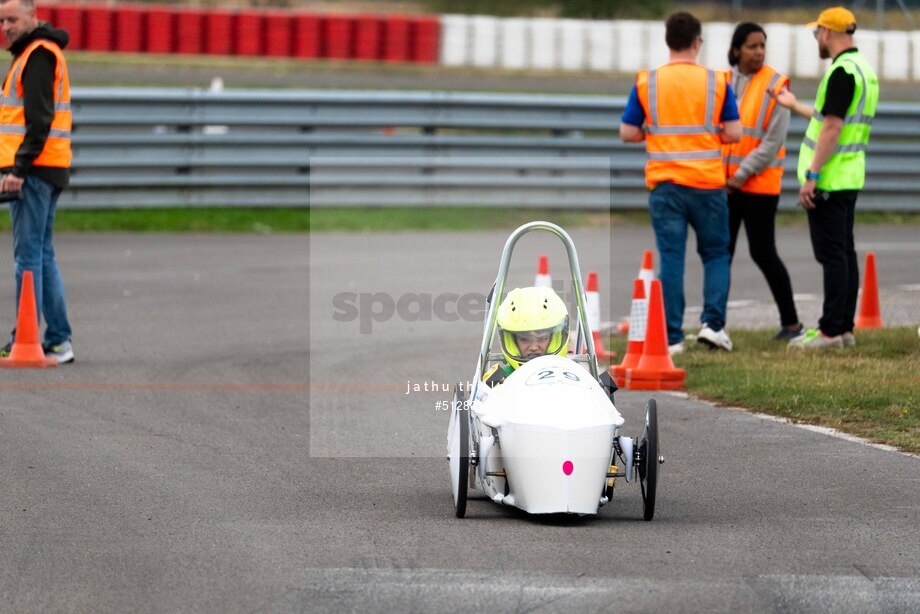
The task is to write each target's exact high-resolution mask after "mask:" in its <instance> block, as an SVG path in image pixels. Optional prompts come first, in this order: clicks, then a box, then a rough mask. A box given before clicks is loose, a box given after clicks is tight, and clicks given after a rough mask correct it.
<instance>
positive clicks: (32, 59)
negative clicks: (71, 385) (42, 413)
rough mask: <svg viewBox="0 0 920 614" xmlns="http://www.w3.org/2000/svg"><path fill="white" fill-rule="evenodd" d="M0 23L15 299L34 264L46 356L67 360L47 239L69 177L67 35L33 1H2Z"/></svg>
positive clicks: (1, 109) (1, 126) (56, 274)
mask: <svg viewBox="0 0 920 614" xmlns="http://www.w3.org/2000/svg"><path fill="white" fill-rule="evenodd" d="M0 28H2V30H3V36H4V37H6V40H7V42H8V43H9V50H10V53H11V54H12V55H13V63H12V65H11V66H10V70H9V72H8V73H7V75H6V79H5V80H4V82H3V92H2V94H3V98H2V101H0V172H2V173H3V179H2V180H0V192H6V193H11V194H15V195H17V196H16V198H15V199H14V200H12V201H11V202H10V217H11V219H12V223H13V224H12V225H13V260H14V263H15V271H16V305H17V309H18V306H19V294H20V292H21V290H22V275H23V272H24V271H32V277H33V281H34V284H35V307H36V310H37V311H38V313H39V314H41V315H43V316H44V318H45V322H46V324H47V328H46V330H45V336H44V341H43V343H42V347H43V348H44V350H45V355H46V356H49V357H53V358H55V359H56V360H57V361H58V362H59V363H66V362H72V361H73V358H74V356H73V347H72V346H71V329H70V322H69V321H68V319H67V304H66V301H65V298H64V283H63V281H62V280H61V273H60V271H59V270H58V266H57V262H56V261H55V258H54V246H53V245H52V232H53V226H54V213H55V209H56V207H57V201H58V197H59V196H60V195H61V192H62V191H63V190H64V188H66V187H67V185H68V183H69V179H70V159H71V148H70V129H71V115H70V78H69V75H68V72H67V62H66V61H65V60H64V54H63V52H62V49H64V47H66V46H67V42H68V41H69V38H70V37H69V36H68V35H67V32H65V31H63V30H54V29H52V28H51V27H50V26H49V24H47V23H39V21H38V19H37V18H36V16H35V4H34V2H33V0H0ZM15 334H16V331H15V330H14V331H13V336H15ZM11 346H12V343H10V344H7V345H6V346H5V347H3V348H2V349H0V356H8V355H9V353H10V348H11Z"/></svg>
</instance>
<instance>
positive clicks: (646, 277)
mask: <svg viewBox="0 0 920 614" xmlns="http://www.w3.org/2000/svg"><path fill="white" fill-rule="evenodd" d="M653 263H654V257H653V256H652V250H650V249H647V250H645V252H644V253H643V254H642V266H641V267H639V279H641V280H642V282H643V283H644V284H645V296H646V297H650V296H651V295H652V280H653V279H655V269H654V268H653Z"/></svg>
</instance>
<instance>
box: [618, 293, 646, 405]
mask: <svg viewBox="0 0 920 614" xmlns="http://www.w3.org/2000/svg"><path fill="white" fill-rule="evenodd" d="M647 317H648V301H647V300H645V284H644V283H643V282H642V280H641V279H639V278H636V279H635V280H634V281H633V297H632V305H631V306H630V308H629V320H630V322H631V323H632V324H631V326H630V327H629V341H628V342H627V343H626V356H624V357H623V362H621V363H620V364H618V365H615V366H613V367H610V375H611V376H612V377H613V381H615V382H616V384H617V386H619V387H620V388H624V387H625V386H626V371H627V370H628V369H632V368H633V367H635V366H636V365H637V364H639V359H640V358H642V346H643V345H645V320H646V318H647Z"/></svg>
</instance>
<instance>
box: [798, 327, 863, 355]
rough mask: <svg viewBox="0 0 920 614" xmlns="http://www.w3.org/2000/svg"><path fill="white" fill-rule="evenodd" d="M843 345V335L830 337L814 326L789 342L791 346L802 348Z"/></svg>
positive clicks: (812, 348) (814, 348)
mask: <svg viewBox="0 0 920 614" xmlns="http://www.w3.org/2000/svg"><path fill="white" fill-rule="evenodd" d="M854 341H855V337H854ZM843 346H844V344H843V335H837V336H836V337H828V336H827V335H825V334H824V333H822V332H821V331H820V330H816V329H814V328H809V329H808V330H806V331H805V332H804V333H802V334H801V335H799V336H798V337H796V338H795V339H793V340H792V341H790V342H789V347H790V348H794V349H800V350H825V349H828V348H842V347H843Z"/></svg>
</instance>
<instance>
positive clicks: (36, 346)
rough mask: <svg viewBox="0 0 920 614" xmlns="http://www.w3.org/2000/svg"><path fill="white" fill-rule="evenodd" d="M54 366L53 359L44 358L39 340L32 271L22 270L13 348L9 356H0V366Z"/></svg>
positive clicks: (27, 367)
mask: <svg viewBox="0 0 920 614" xmlns="http://www.w3.org/2000/svg"><path fill="white" fill-rule="evenodd" d="M56 366H57V361H56V360H55V359H53V358H45V352H44V351H43V350H42V344H41V342H40V341H39V335H38V313H37V312H36V310H35V285H34V283H33V282H32V271H23V273H22V291H21V292H20V296H19V319H18V320H17V321H16V339H15V340H14V341H13V349H12V351H11V352H10V356H9V358H0V367H14V368H22V369H29V368H31V369H41V368H43V367H56Z"/></svg>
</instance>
